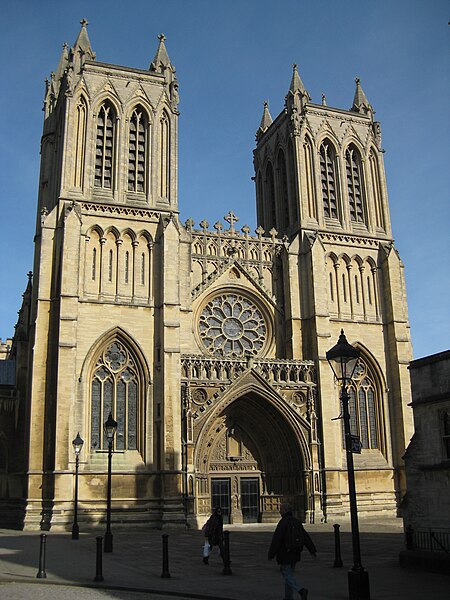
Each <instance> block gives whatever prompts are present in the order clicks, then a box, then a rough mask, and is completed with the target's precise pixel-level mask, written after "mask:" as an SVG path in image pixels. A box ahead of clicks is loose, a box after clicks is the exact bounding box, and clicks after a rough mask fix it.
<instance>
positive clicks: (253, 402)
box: [195, 391, 310, 523]
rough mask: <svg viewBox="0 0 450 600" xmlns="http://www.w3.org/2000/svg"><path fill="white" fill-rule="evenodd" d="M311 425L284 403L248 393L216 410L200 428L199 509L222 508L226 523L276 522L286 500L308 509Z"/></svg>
mask: <svg viewBox="0 0 450 600" xmlns="http://www.w3.org/2000/svg"><path fill="white" fill-rule="evenodd" d="M308 428H309V425H308V423H307V422H306V421H305V420H304V419H302V418H301V417H300V416H299V415H297V414H296V413H294V412H293V411H290V410H289V409H288V408H287V407H286V405H285V404H283V402H282V401H281V399H280V401H279V402H277V401H276V399H274V398H272V399H269V398H267V397H264V396H263V395H262V394H260V393H258V392H257V391H250V392H247V393H245V394H244V395H241V396H239V397H238V398H236V399H235V400H233V401H232V402H229V403H226V402H225V403H224V404H223V405H222V407H221V406H218V407H217V408H216V410H214V411H213V412H212V414H211V416H210V417H209V418H208V419H207V420H206V422H205V423H204V424H202V425H201V429H200V428H199V431H198V437H197V443H196V450H195V471H196V480H197V486H196V510H197V515H198V517H199V518H200V519H201V518H202V517H204V516H206V515H208V514H209V512H210V510H211V508H212V507H214V506H218V505H220V506H221V508H222V511H223V514H224V521H225V522H228V523H251V522H274V521H277V520H278V519H279V507H280V504H281V502H282V501H283V500H289V501H290V502H292V503H293V505H294V507H295V510H296V512H297V514H298V515H299V516H300V517H304V515H305V513H306V511H307V505H308V502H307V499H308V490H309V487H310V486H309V479H308V473H309V472H310V468H309V464H310V458H309V457H310V453H309V449H308V444H307V441H306V440H307V439H308Z"/></svg>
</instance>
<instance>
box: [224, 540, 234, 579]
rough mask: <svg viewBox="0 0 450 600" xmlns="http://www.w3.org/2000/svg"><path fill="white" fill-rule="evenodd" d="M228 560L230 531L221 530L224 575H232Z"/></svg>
mask: <svg viewBox="0 0 450 600" xmlns="http://www.w3.org/2000/svg"><path fill="white" fill-rule="evenodd" d="M230 565H231V560H230V532H229V531H224V532H223V571H222V573H223V574H224V575H232V574H233V572H232V571H231V567H230Z"/></svg>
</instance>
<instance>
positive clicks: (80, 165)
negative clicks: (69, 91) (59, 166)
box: [73, 96, 87, 188]
mask: <svg viewBox="0 0 450 600" xmlns="http://www.w3.org/2000/svg"><path fill="white" fill-rule="evenodd" d="M86 123H87V105H86V100H85V99H84V98H83V96H80V98H79V99H78V102H77V113H76V124H75V127H76V131H75V139H76V142H75V143H76V146H75V168H74V171H73V176H74V181H73V183H74V185H75V187H78V188H81V187H82V186H83V175H84V156H85V150H86Z"/></svg>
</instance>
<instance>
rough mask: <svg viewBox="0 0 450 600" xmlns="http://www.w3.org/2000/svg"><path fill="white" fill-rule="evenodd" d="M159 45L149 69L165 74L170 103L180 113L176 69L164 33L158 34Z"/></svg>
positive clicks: (152, 71)
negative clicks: (171, 60)
mask: <svg viewBox="0 0 450 600" xmlns="http://www.w3.org/2000/svg"><path fill="white" fill-rule="evenodd" d="M158 39H159V46H158V50H157V51H156V54H155V58H154V59H153V60H152V62H151V63H150V66H149V68H148V70H149V71H150V72H151V73H161V74H162V75H164V79H165V86H166V92H167V96H168V99H169V103H170V105H171V107H172V109H173V111H174V112H175V113H177V114H178V108H177V107H178V103H179V101H180V98H179V95H178V81H177V77H176V69H175V67H174V66H173V64H172V63H171V62H170V58H169V55H168V54H167V50H166V46H165V44H164V40H165V39H166V36H165V35H164V34H163V33H160V34H159V35H158Z"/></svg>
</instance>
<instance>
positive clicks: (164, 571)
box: [161, 533, 170, 579]
mask: <svg viewBox="0 0 450 600" xmlns="http://www.w3.org/2000/svg"><path fill="white" fill-rule="evenodd" d="M162 543H163V544H162V547H163V555H162V562H163V566H162V573H161V577H163V578H165V579H168V578H169V577H170V573H169V536H168V535H167V533H163V534H162Z"/></svg>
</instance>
